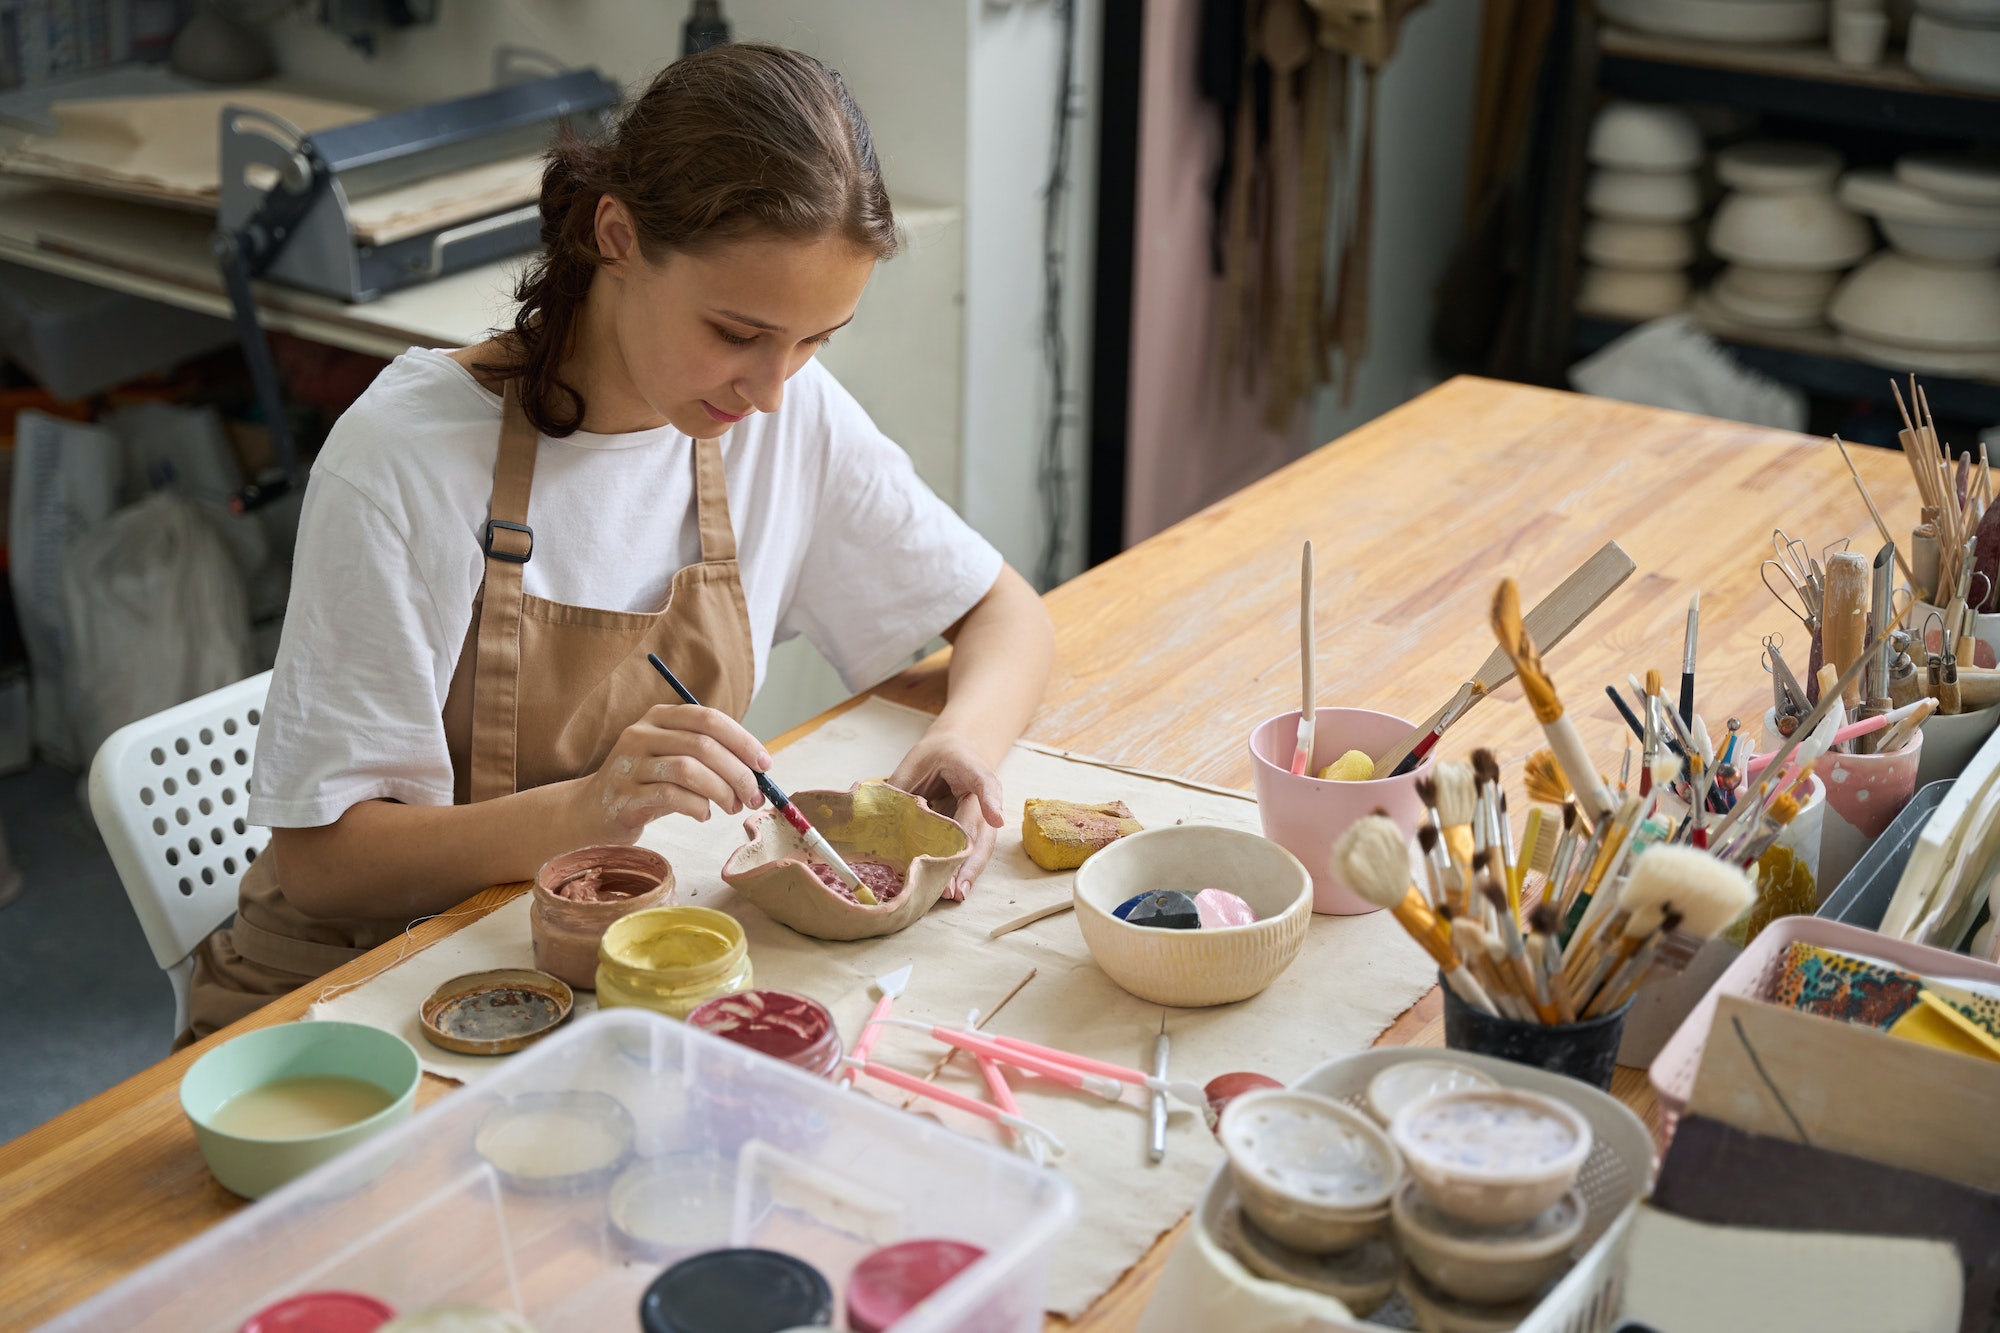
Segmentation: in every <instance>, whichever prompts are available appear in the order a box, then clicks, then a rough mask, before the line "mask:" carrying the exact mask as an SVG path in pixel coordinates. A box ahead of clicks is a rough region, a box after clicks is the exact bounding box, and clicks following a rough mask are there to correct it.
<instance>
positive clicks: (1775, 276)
mask: <svg viewBox="0 0 2000 1333" xmlns="http://www.w3.org/2000/svg"><path fill="white" fill-rule="evenodd" d="M1722 278H1723V280H1724V281H1726V282H1728V284H1729V285H1730V286H1731V287H1732V288H1734V289H1735V290H1736V291H1738V292H1740V293H1742V294H1743V295H1745V296H1754V297H1756V298H1758V299H1759V300H1764V301H1784V302H1790V303H1793V304H1797V305H1803V304H1806V303H1808V302H1810V303H1812V304H1814V305H1816V306H1820V307H1824V306H1825V305H1826V300H1827V298H1828V297H1829V296H1832V295H1833V289H1834V288H1835V287H1837V286H1839V285H1840V274H1839V272H1838V271H1837V270H1834V269H1812V268H1761V267H1759V266H1758V265H1756V264H1731V265H1730V266H1729V267H1728V268H1726V269H1724V270H1723V272H1722Z"/></svg>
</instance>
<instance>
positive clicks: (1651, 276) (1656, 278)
mask: <svg viewBox="0 0 2000 1333" xmlns="http://www.w3.org/2000/svg"><path fill="white" fill-rule="evenodd" d="M1687 299H1688V280H1687V274H1686V273H1685V272H1684V271H1682V270H1680V269H1652V270H1647V269H1632V268H1605V267H1603V266H1602V265H1597V264H1593V265H1590V266H1588V267H1586V268H1585V269H1584V270H1583V282H1582V283H1581V285H1580V286H1579V287H1578V288H1577V295H1576V308H1577V310H1578V311H1579V312H1580V313H1582V314H1585V315H1599V316H1602V317H1604V318H1606V319H1626V320H1632V321H1635V322H1637V321H1642V320H1648V319H1658V318H1660V317H1661V316H1662V315H1671V314H1673V313H1674V312H1676V311H1678V310H1682V309H1684V308H1686V306H1687ZM1112 845H1113V846H1116V845H1117V844H1116V843H1114V844H1112ZM1084 864H1085V865H1088V864H1089V862H1087V861H1086V862H1085V863H1084Z"/></svg>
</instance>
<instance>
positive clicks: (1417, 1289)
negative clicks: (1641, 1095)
mask: <svg viewBox="0 0 2000 1333" xmlns="http://www.w3.org/2000/svg"><path fill="white" fill-rule="evenodd" d="M1648 3H1650V0H1648ZM1748 7H1749V6H1747V5H1746V6H1745V8H1748ZM1396 1290H1397V1291H1399V1292H1401V1293H1402V1295H1403V1299H1404V1300H1405V1301H1407V1302H1408V1303H1409V1306H1410V1313H1411V1314H1412V1315H1414V1316H1416V1320H1417V1327H1418V1328H1420V1329H1422V1330H1423V1333H1513V1330H1515V1329H1516V1328H1519V1327H1520V1326H1521V1325H1522V1324H1524V1323H1526V1322H1527V1319H1528V1316H1530V1315H1532V1314H1534V1313H1535V1309H1536V1307H1537V1306H1539V1305H1540V1304H1541V1301H1540V1299H1539V1298H1536V1299H1531V1300H1525V1301H1515V1302H1513V1303H1511V1304H1508V1305H1474V1304H1473V1303H1472V1302H1470V1301H1460V1300H1454V1299H1453V1298H1451V1297H1450V1296H1447V1295H1445V1294H1444V1293H1443V1292H1441V1291H1439V1290H1438V1289H1437V1288H1436V1287H1433V1286H1432V1285H1431V1284H1430V1283H1429V1282H1427V1281H1425V1279H1424V1275H1423V1274H1422V1273H1419V1272H1417V1270H1416V1269H1414V1268H1411V1267H1410V1266H1409V1265H1407V1264H1405V1265H1404V1267H1403V1272H1402V1275H1401V1276H1400V1277H1398V1278H1397V1279H1396Z"/></svg>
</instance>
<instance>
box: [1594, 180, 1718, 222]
mask: <svg viewBox="0 0 2000 1333" xmlns="http://www.w3.org/2000/svg"><path fill="white" fill-rule="evenodd" d="M1583 206H1584V208H1585V210H1586V211H1588V212H1589V213H1590V214H1591V216H1593V217H1600V218H1618V219H1620V220H1621V221H1625V222H1690V221H1692V220H1694V219H1695V218H1696V217H1698V216H1700V214H1701V178H1700V177H1699V176H1697V175H1695V173H1694V172H1692V171H1621V170H1619V169H1618V168H1616V167H1602V168H1599V169H1598V170H1597V171H1595V172H1593V173H1591V177H1590V186H1589V188H1588V189H1587V191H1586V192H1585V194H1584V201H1583Z"/></svg>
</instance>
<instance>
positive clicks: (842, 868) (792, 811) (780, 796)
mask: <svg viewBox="0 0 2000 1333" xmlns="http://www.w3.org/2000/svg"><path fill="white" fill-rule="evenodd" d="M646 660H647V661H648V662H651V663H652V664H653V670H655V671H657V672H659V673H660V675H661V676H662V677H663V678H665V680H666V682H667V684H668V685H670V686H672V687H673V691H674V693H675V694H678V695H679V696H680V697H681V702H682V703H684V704H687V705H689V706H691V707H694V708H699V707H701V700H699V699H697V698H695V697H694V693H693V692H692V691H691V690H689V689H688V687H687V686H685V685H683V684H681V682H680V677H678V676H676V675H675V674H674V673H673V672H672V671H670V670H668V669H667V664H666V663H665V662H662V661H661V660H660V655H659V654H658V653H647V654H646ZM750 776H751V777H753V778H756V779H757V789H758V790H759V791H761V792H763V793H764V799H765V800H767V801H769V802H770V803H771V804H772V806H774V807H775V808H776V809H777V811H778V813H779V814H781V815H783V816H784V817H785V822H786V823H787V824H790V825H791V826H792V827H793V828H794V829H796V830H798V835H799V837H801V838H803V839H804V840H805V844H806V850H807V851H810V852H811V853H813V854H814V855H815V856H817V857H819V858H820V859H821V860H823V861H825V862H826V863H827V864H828V865H829V866H832V867H833V873H834V874H836V875H838V876H840V882H841V883H843V884H845V885H846V886H847V887H848V890H849V891H850V892H852V893H853V894H854V897H855V900H856V901H857V902H859V903H861V904H862V905H863V906H864V907H873V906H875V903H876V898H875V891H874V890H873V889H870V888H869V887H868V886H867V885H866V884H863V883H862V882H861V876H859V875H857V874H855V873H854V868H853V867H852V866H850V865H848V864H847V862H846V860H845V859H844V858H843V857H842V856H841V854H840V853H839V852H836V851H835V850H833V844H832V843H830V842H828V841H827V840H826V835H824V834H822V833H821V832H820V831H819V830H818V829H816V828H814V827H813V826H812V824H811V823H810V822H808V821H807V819H806V817H805V816H804V815H802V814H800V813H799V808H798V807H797V806H796V805H793V804H792V798H791V797H789V796H787V795H785V793H784V792H783V791H781V790H779V788H778V784H777V783H775V782H773V781H771V779H770V778H769V777H768V776H766V775H765V774H763V773H759V772H758V771H757V770H755V769H751V770H750Z"/></svg>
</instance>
